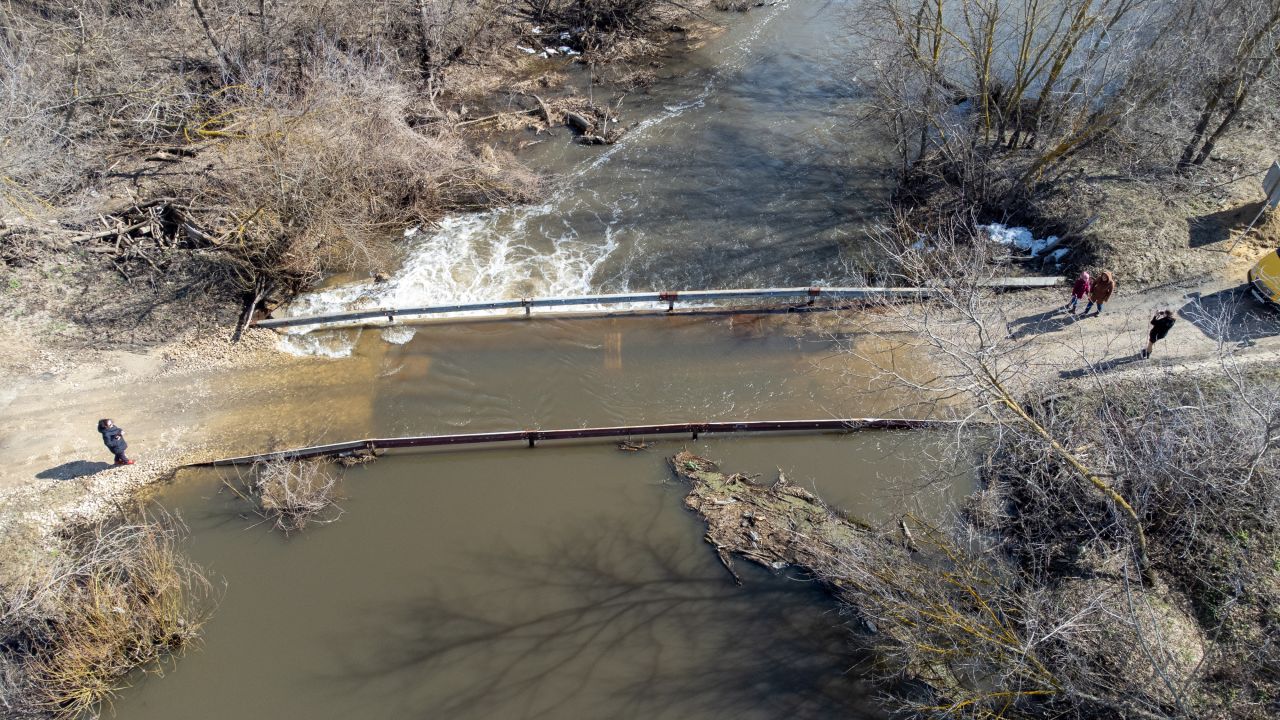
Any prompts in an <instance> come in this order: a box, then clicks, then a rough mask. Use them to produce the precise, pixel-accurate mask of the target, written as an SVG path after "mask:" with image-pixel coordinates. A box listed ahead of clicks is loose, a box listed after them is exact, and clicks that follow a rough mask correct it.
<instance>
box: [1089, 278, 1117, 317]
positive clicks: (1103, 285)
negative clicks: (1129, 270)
mask: <svg viewBox="0 0 1280 720" xmlns="http://www.w3.org/2000/svg"><path fill="white" fill-rule="evenodd" d="M1115 291H1116V278H1115V276H1114V275H1112V274H1111V271H1110V270H1103V271H1102V276H1101V277H1099V278H1098V279H1097V280H1095V281H1094V282H1093V287H1092V288H1091V289H1090V290H1089V304H1088V305H1085V306H1084V314H1085V315H1088V314H1089V309H1090V308H1092V307H1093V304H1094V303H1097V304H1098V312H1097V314H1096V315H1094V317H1097V316H1098V315H1101V314H1102V304H1103V303H1105V302H1106V301H1108V300H1110V299H1111V293H1113V292H1115Z"/></svg>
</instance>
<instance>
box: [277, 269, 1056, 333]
mask: <svg viewBox="0 0 1280 720" xmlns="http://www.w3.org/2000/svg"><path fill="white" fill-rule="evenodd" d="M1061 282H1063V278H1061V277H1027V278H994V279H992V280H988V281H985V282H983V283H982V284H983V285H984V286H987V287H992V288H1004V289H1013V288H1032V287H1053V286H1055V285H1058V284H1060V283H1061ZM937 292H938V290H937V288H910V287H903V288H892V287H830V288H827V287H794V288H748V289H741V290H679V291H674V290H673V291H662V292H637V293H617V294H609V295H577V296H573V297H538V298H519V299H511V300H492V301H488V302H474V303H452V304H447V305H428V306H424V307H407V308H385V307H384V308H376V309H370V310H352V311H344V312H336V313H326V314H322V315H299V316H296V317H280V318H268V319H264V320H258V321H257V322H255V323H254V325H255V326H257V327H261V328H288V327H306V326H319V325H373V324H394V323H395V322H396V321H404V320H408V321H412V320H417V319H422V318H427V317H432V316H440V315H451V314H453V313H464V312H482V311H493V310H520V309H523V310H524V314H525V315H526V316H529V315H532V313H533V309H534V308H563V307H572V306H584V305H597V306H598V305H625V304H636V303H658V304H666V306H667V308H666V309H667V311H668V312H671V311H673V310H674V309H675V306H676V303H691V304H694V305H698V304H702V303H710V302H716V301H723V300H770V299H802V300H805V301H806V303H807V305H810V306H812V305H815V303H816V301H817V300H818V299H833V300H866V299H870V298H882V299H901V300H914V299H921V298H925V297H928V296H930V295H932V294H934V293H937Z"/></svg>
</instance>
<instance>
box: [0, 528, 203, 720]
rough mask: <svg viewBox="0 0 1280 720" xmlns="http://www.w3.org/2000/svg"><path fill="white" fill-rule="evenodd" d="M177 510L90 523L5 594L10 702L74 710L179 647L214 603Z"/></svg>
mask: <svg viewBox="0 0 1280 720" xmlns="http://www.w3.org/2000/svg"><path fill="white" fill-rule="evenodd" d="M180 540H181V528H180V526H179V525H178V524H177V522H176V521H175V520H173V519H172V518H170V517H167V516H165V517H159V518H157V517H151V516H139V517H138V518H137V519H135V520H133V521H130V522H124V523H119V524H114V525H107V524H98V525H95V526H93V527H90V528H88V529H86V530H84V531H82V532H80V533H79V534H77V535H75V536H74V537H72V538H70V539H69V540H68V541H67V543H66V552H63V553H58V554H57V555H56V556H55V557H54V559H53V560H52V562H51V563H49V564H48V565H47V566H46V568H45V575H44V576H43V577H41V578H39V579H38V580H32V581H30V582H28V583H26V584H24V585H21V586H14V587H9V588H6V589H5V592H4V595H3V597H0V641H2V642H0V649H2V654H3V662H0V674H3V675H6V676H7V678H6V683H5V692H4V693H0V695H3V698H0V699H2V700H3V702H4V704H5V705H6V706H7V707H8V708H10V709H11V710H14V711H17V712H23V711H25V712H40V713H45V714H48V715H51V716H53V717H56V718H76V717H81V716H82V715H84V714H86V713H92V712H95V711H96V710H97V709H98V708H99V707H100V706H101V705H102V703H103V702H105V701H108V700H110V698H111V697H112V696H113V695H114V694H115V693H116V692H117V691H118V690H119V689H120V688H122V687H123V686H124V678H125V677H126V676H127V675H128V674H129V673H130V672H131V671H133V670H134V669H136V668H139V667H143V666H147V665H153V664H155V663H157V662H159V661H161V660H163V659H164V658H166V657H169V658H172V657H176V656H177V655H179V654H181V653H182V652H183V651H184V650H185V649H186V648H187V647H189V646H190V645H191V644H192V643H193V642H195V641H196V640H197V639H198V637H199V632H200V628H201V625H202V624H203V622H204V621H205V620H206V619H207V618H208V617H209V614H210V613H211V611H212V606H213V603H212V597H213V592H212V586H211V585H210V583H209V581H208V580H207V579H206V578H205V577H204V576H203V575H202V574H201V571H200V568H199V567H197V566H196V565H195V564H193V563H192V562H191V561H190V560H188V559H187V558H186V557H185V555H184V554H183V553H182V552H181V550H180V549H179V543H180Z"/></svg>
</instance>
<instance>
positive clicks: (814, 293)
mask: <svg viewBox="0 0 1280 720" xmlns="http://www.w3.org/2000/svg"><path fill="white" fill-rule="evenodd" d="M821 294H822V288H817V287H811V288H809V304H810V305H812V304H813V301H814V300H817V299H818V296H819V295H821Z"/></svg>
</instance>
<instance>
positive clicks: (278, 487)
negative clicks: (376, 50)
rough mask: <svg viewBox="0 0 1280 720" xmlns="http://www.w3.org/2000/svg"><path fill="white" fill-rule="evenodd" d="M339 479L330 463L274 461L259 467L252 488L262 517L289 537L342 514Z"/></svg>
mask: <svg viewBox="0 0 1280 720" xmlns="http://www.w3.org/2000/svg"><path fill="white" fill-rule="evenodd" d="M338 480H339V476H338V475H337V474H336V473H334V472H333V471H332V469H331V467H330V464H329V462H328V461H327V460H323V459H321V460H301V461H294V460H273V461H270V462H264V463H260V464H258V465H257V466H256V467H255V468H254V470H253V478H252V479H251V480H250V481H249V483H248V485H249V491H250V493H251V494H252V495H253V497H254V498H256V500H257V505H258V512H259V514H260V515H262V516H263V517H264V518H267V519H269V520H271V521H272V522H273V523H274V524H275V527H276V528H277V529H279V530H282V531H283V532H284V533H285V534H289V533H291V532H296V531H299V530H302V529H304V528H306V527H307V525H309V524H313V523H318V524H323V523H331V522H334V521H335V520H337V519H338V517H340V516H341V515H342V508H340V507H338V505H337V500H338Z"/></svg>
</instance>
